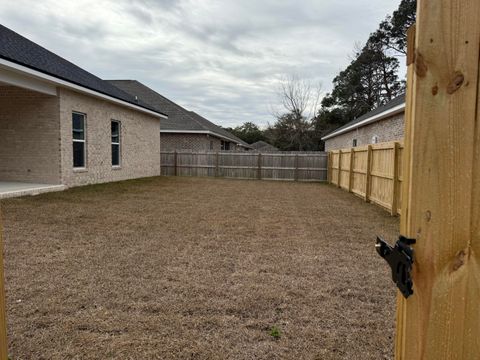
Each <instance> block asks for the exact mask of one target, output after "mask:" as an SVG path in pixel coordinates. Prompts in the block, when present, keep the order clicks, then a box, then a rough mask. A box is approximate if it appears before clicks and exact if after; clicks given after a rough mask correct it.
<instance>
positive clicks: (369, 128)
mask: <svg viewBox="0 0 480 360" xmlns="http://www.w3.org/2000/svg"><path fill="white" fill-rule="evenodd" d="M404 116H405V115H404V114H403V113H401V114H397V115H395V116H392V117H390V118H387V119H385V120H380V121H377V122H374V123H372V124H370V125H366V126H362V127H360V128H358V129H355V130H352V131H350V132H347V133H344V134H341V135H338V136H335V137H333V138H331V139H327V140H326V141H325V151H329V150H336V149H343V148H349V147H352V144H353V139H357V146H362V145H368V144H371V143H372V138H373V136H374V135H376V136H378V142H387V141H395V140H402V139H403V136H404V123H405V121H404Z"/></svg>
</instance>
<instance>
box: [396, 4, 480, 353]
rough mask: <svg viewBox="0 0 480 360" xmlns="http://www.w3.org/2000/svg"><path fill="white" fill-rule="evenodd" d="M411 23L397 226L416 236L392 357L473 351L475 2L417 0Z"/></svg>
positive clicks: (476, 338) (478, 237) (479, 37)
mask: <svg viewBox="0 0 480 360" xmlns="http://www.w3.org/2000/svg"><path fill="white" fill-rule="evenodd" d="M415 33H416V34H415V62H414V63H413V64H412V65H411V67H412V69H411V70H409V79H408V86H407V89H408V92H407V116H406V119H407V124H406V139H405V146H406V149H405V150H406V152H405V154H404V159H405V166H406V167H404V172H403V176H404V178H405V179H406V181H405V184H406V186H405V187H404V194H403V195H404V197H403V204H404V206H403V207H402V220H401V232H402V233H403V235H406V236H408V237H414V238H416V239H417V244H416V245H415V255H416V259H415V265H414V270H413V281H414V294H413V295H412V296H411V297H410V298H409V299H408V300H402V299H399V301H398V312H397V338H396V346H397V348H396V359H397V360H398V359H401V360H416V359H440V360H442V359H445V360H446V359H478V358H479V354H480V306H479V305H480V300H479V299H480V266H479V261H480V259H479V254H480V248H479V247H480V233H479V225H478V224H479V222H480V209H479V201H480V196H479V192H480V183H479V182H480V169H479V165H480V164H479V160H480V159H479V151H480V149H479V144H480V140H479V138H480V136H479V128H478V126H477V123H478V120H479V114H478V110H477V109H478V101H479V99H478V95H479V91H478V75H479V74H478V68H479V50H480V48H479V43H480V2H479V1H478V0H462V1H460V0H455V1H454V0H435V1H433V0H429V1H427V0H423V1H419V3H418V11H417V24H416V31H415ZM460 74H461V76H460ZM460 78H462V80H461V81H460V80H459V79H460ZM452 84H453V85H452Z"/></svg>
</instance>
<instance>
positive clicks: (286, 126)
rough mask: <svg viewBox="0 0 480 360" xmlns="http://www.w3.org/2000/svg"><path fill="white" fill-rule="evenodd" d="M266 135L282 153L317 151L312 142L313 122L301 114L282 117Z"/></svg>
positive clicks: (289, 114) (270, 127)
mask: <svg viewBox="0 0 480 360" xmlns="http://www.w3.org/2000/svg"><path fill="white" fill-rule="evenodd" d="M266 133H267V136H268V138H269V140H270V142H271V143H272V144H273V145H274V146H276V147H277V148H278V149H280V150H282V151H313V150H317V149H316V147H315V145H314V144H313V142H312V137H313V127H312V122H311V121H308V120H307V119H305V117H303V116H301V115H299V114H294V113H288V114H284V115H282V116H280V117H279V118H278V119H277V121H276V122H275V124H273V125H271V126H269V128H268V129H267V130H266Z"/></svg>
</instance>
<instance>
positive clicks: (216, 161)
mask: <svg viewBox="0 0 480 360" xmlns="http://www.w3.org/2000/svg"><path fill="white" fill-rule="evenodd" d="M218 163H219V154H218V151H217V152H216V153H215V176H216V177H218V175H219V171H218V170H219V169H218Z"/></svg>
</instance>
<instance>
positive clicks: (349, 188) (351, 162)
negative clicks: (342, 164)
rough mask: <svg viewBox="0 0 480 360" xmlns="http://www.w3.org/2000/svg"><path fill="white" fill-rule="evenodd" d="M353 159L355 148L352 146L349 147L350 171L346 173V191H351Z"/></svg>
mask: <svg viewBox="0 0 480 360" xmlns="http://www.w3.org/2000/svg"><path fill="white" fill-rule="evenodd" d="M353 159H355V150H354V149H353V147H352V148H351V149H350V171H349V173H348V175H349V178H348V191H349V192H352V187H353Z"/></svg>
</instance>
